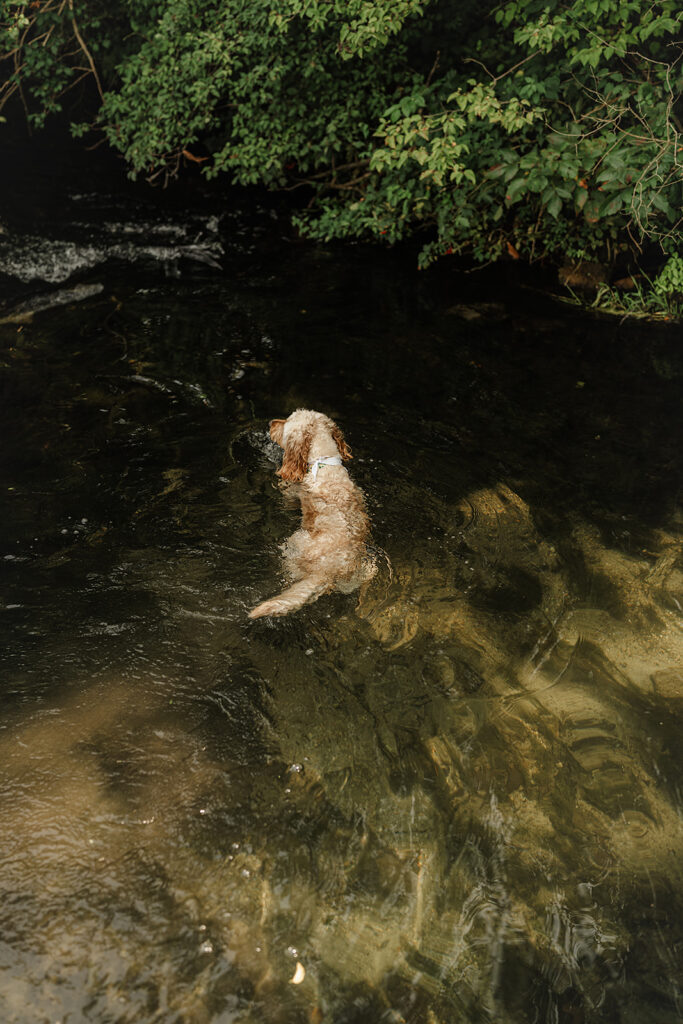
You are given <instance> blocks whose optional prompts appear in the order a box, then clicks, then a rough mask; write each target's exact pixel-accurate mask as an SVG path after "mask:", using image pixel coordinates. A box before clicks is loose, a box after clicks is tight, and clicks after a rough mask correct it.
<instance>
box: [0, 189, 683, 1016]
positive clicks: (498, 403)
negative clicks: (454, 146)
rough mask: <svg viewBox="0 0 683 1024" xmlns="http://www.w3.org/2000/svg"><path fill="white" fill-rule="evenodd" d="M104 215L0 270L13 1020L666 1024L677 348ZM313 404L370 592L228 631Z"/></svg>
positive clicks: (112, 208)
mask: <svg viewBox="0 0 683 1024" xmlns="http://www.w3.org/2000/svg"><path fill="white" fill-rule="evenodd" d="M117 203H118V200H115V199H112V198H107V197H106V196H102V195H93V194H91V195H88V194H77V195H73V196H71V198H70V199H69V200H68V202H67V203H66V209H65V212H63V213H62V220H61V223H60V225H59V226H58V227H56V226H55V224H54V223H53V225H52V229H51V230H50V231H45V230H41V228H40V226H39V225H36V224H31V223H28V222H27V221H26V218H24V220H23V221H21V220H20V218H19V215H18V214H17V219H15V221H13V222H12V220H11V211H9V213H8V217H9V229H8V232H7V234H6V235H5V236H3V238H2V245H0V263H1V264H2V268H3V270H4V272H5V276H4V277H2V281H3V282H4V287H5V299H6V301H5V306H4V309H3V311H2V312H0V317H4V318H5V322H4V323H3V324H1V325H0V360H1V367H2V385H1V394H2V408H1V413H0V414H1V416H2V420H3V424H2V436H3V444H2V454H1V461H2V490H1V499H0V500H1V503H2V524H3V529H2V550H1V552H0V558H1V559H2V568H3V573H2V577H3V584H2V591H1V597H2V602H1V606H0V607H1V610H0V650H1V651H2V662H3V667H2V677H1V680H0V687H1V689H0V703H1V708H2V711H1V717H0V821H1V822H2V826H1V831H0V890H1V892H2V898H1V899H0V1019H1V1020H2V1021H3V1022H4V1024H14V1022H17V1024H24V1022H27V1024H28V1022H31V1024H33V1022H40V1024H43V1022H51V1024H56V1022H60V1024H77V1022H80V1021H92V1022H107V1024H109V1022H111V1024H124V1022H130V1024H148V1022H149V1024H152V1022H154V1024H157V1022H158V1024H167V1022H169V1024H170V1022H178V1024H209V1022H211V1024H232V1022H236V1024H271V1022H272V1024H323V1022H324V1024H327V1022H329V1024H399V1022H409V1024H461V1022H462V1024H475V1022H495V1024H508V1022H509V1024H526V1022H529V1024H532V1022H533V1024H541V1022H544V1024H545V1022H547V1024H590V1022H610V1024H611V1022H614V1024H673V1022H676V1021H681V1020H683V1001H682V1000H683V997H682V996H681V990H680V986H681V983H682V981H683V977H682V974H683V971H682V970H681V965H682V963H683V948H682V943H683V928H682V926H681V920H682V918H683V889H682V885H681V882H682V874H683V857H682V856H681V854H682V852H683V851H682V845H683V844H682V835H683V833H682V828H681V811H682V793H681V779H682V773H681V761H682V756H681V740H680V735H681V733H680V726H681V711H682V708H683V703H682V697H683V633H682V628H681V627H682V621H683V619H682V614H681V610H682V605H683V561H682V557H681V532H682V522H681V514H680V511H678V510H677V505H676V499H677V496H678V492H679V489H680V480H681V411H680V406H681V402H680V399H681V377H682V374H683V358H682V356H681V351H680V345H679V343H678V342H679V337H678V334H677V333H676V331H675V330H673V329H671V328H669V329H666V328H653V327H651V326H650V327H647V326H641V327H631V326H628V325H623V324H622V325H620V324H618V323H616V322H612V321H606V320H602V321H600V320H596V319H591V318H589V317H586V316H583V315H576V314H573V313H568V312H566V311H565V310H564V309H563V308H562V307H560V306H559V305H557V306H553V305H550V304H548V303H546V302H545V301H544V300H541V299H539V298H538V297H537V296H535V295H533V294H532V293H522V292H517V293H512V292H510V293H508V292H505V291H499V292H492V291H491V286H490V283H487V281H489V279H484V278H477V277H476V275H475V276H473V277H467V276H463V277H457V276H455V275H451V274H450V273H449V271H448V268H446V269H443V270H440V271H437V272H435V273H428V274H418V273H417V272H416V271H415V269H414V264H413V261H412V260H411V259H409V258H407V257H405V255H400V254H392V253H378V252H373V251H371V250H366V249H364V248H361V247H357V248H350V249H347V250H341V249H329V248H328V249H326V248H320V247H312V246H308V245H300V244H295V243H294V242H291V241H288V240H287V239H286V238H284V237H283V233H284V234H286V228H283V224H282V222H281V221H280V220H279V219H278V217H277V216H276V215H275V214H273V213H272V212H271V211H269V210H268V209H267V208H256V207H254V208H252V210H251V211H250V213H249V214H248V215H246V214H238V213H235V212H229V210H228V212H225V210H226V208H222V209H221V208H218V207H216V208H214V209H211V210H209V211H208V213H207V212H206V210H204V211H203V212H201V213H198V212H197V211H196V210H195V211H194V212H187V211H185V212H183V211H179V210H178V209H177V208H174V209H172V210H164V208H163V204H162V203H161V201H160V200H159V201H157V203H156V205H155V207H154V209H153V210H152V211H150V210H149V209H145V208H142V207H140V206H135V205H134V204H132V201H131V200H130V199H128V200H126V203H125V204H124V205H123V206H121V205H120V204H119V205H118V206H117ZM75 285H78V286H79V291H77V292H74V293H64V291H63V289H65V288H73V287H75ZM60 289H61V294H60V298H59V303H58V304H56V300H55V292H56V291H57V290H60ZM36 299H38V301H36ZM27 302H29V303H31V302H32V304H33V307H34V312H33V313H32V314H31V310H30V308H28V307H27V306H26V305H24V306H23V307H21V303H27ZM41 307H42V308H41ZM22 309H23V312H22ZM299 406H304V407H309V408H315V409H319V410H321V411H324V412H326V413H328V414H329V415H331V416H332V417H333V418H334V419H335V420H337V421H338V422H339V424H340V425H341V426H342V429H343V430H344V432H345V435H346V438H347V440H348V442H349V444H350V445H351V447H352V448H353V451H354V460H353V462H352V463H350V464H349V465H350V471H351V473H352V475H353V477H354V479H355V481H356V482H357V483H358V484H359V485H360V486H361V487H362V488H363V490H364V492H365V494H366V497H367V502H368V507H369V510H370V514H371V517H372V522H373V537H374V543H375V545H376V547H377V549H378V551H381V552H383V554H382V555H381V557H380V563H381V568H380V571H379V573H378V575H377V576H376V577H375V580H374V581H373V583H372V585H371V586H370V587H369V589H368V590H367V591H366V592H364V593H363V594H362V596H360V597H359V595H358V594H355V595H354V594H352V595H336V596H328V597H323V598H321V599H320V600H319V601H318V602H317V603H316V604H315V605H312V606H310V607H308V608H305V609H303V610H301V611H300V612H298V613H297V614H295V615H292V616H291V617H289V618H286V619H282V620H267V619H265V620H260V621H250V620H249V619H248V617H247V613H248V610H249V608H250V607H252V606H253V605H254V604H256V603H257V602H258V601H259V600H262V599H263V598H265V597H267V596H270V595H272V594H273V593H275V592H276V591H277V590H278V587H279V585H280V583H281V565H280V558H279V551H278V545H279V544H280V543H281V542H282V541H283V540H284V539H285V538H286V537H287V536H288V535H289V534H290V533H292V532H293V530H294V529H295V528H296V523H297V512H296V509H292V508H290V507H288V506H287V505H286V504H285V503H284V502H283V496H282V494H281V492H280V490H279V489H278V487H277V486H276V477H275V475H274V474H275V470H276V468H277V466H278V462H277V455H276V452H275V451H274V447H273V446H272V445H271V443H270V442H269V441H268V437H267V423H268V420H269V419H270V418H272V417H282V416H286V415H287V414H288V413H289V412H291V411H292V410H293V409H295V408H297V407H299Z"/></svg>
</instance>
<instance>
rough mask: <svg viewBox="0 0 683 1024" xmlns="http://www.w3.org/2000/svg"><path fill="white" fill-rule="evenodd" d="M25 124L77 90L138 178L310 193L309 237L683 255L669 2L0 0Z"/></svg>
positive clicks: (304, 215) (486, 251)
mask: <svg viewBox="0 0 683 1024" xmlns="http://www.w3.org/2000/svg"><path fill="white" fill-rule="evenodd" d="M0 10H1V11H2V15H3V26H4V28H3V35H4V47H3V50H4V52H5V53H6V59H5V64H4V66H5V69H6V72H7V74H6V76H5V77H6V81H5V84H4V86H3V87H2V92H1V93H0V97H1V98H2V100H3V101H6V100H7V99H9V98H10V97H11V96H12V95H15V96H17V97H19V96H20V97H21V99H22V100H23V103H24V106H25V108H26V112H27V114H28V116H29V118H30V119H31V120H33V121H34V122H36V123H41V122H42V121H43V120H44V118H45V116H46V115H47V114H48V113H50V112H51V111H55V110H58V109H59V108H60V105H61V103H62V102H63V95H64V93H65V92H66V91H67V90H68V89H69V88H70V87H72V86H73V85H74V84H75V83H77V82H78V81H79V80H80V79H81V78H82V77H83V76H84V75H88V76H90V77H91V78H92V79H93V80H95V82H96V86H97V89H98V90H99V93H100V95H101V103H100V106H99V110H98V112H97V114H96V116H95V121H94V125H93V124H80V125H76V126H75V127H74V130H75V131H76V132H77V133H83V132H86V131H88V130H90V129H91V128H92V127H93V126H94V127H95V128H97V129H99V130H100V131H102V132H104V133H105V135H106V137H107V138H108V139H109V141H110V143H111V144H112V145H113V146H115V147H116V148H117V149H119V150H120V151H121V152H122V153H123V155H124V156H125V158H126V160H127V162H128V164H129V166H130V170H131V173H132V174H140V173H142V174H145V175H147V176H149V177H155V176H158V175H166V174H173V173H176V172H177V170H178V169H179V167H180V166H181V164H182V162H183V161H184V160H192V159H198V160H202V161H203V168H204V171H205V173H206V174H207V175H208V176H210V177H212V176H215V175H218V174H227V175H229V176H230V177H231V179H232V180H234V181H235V182H238V183H243V184H263V185H266V186H267V187H269V188H275V189H293V190H296V189H300V190H302V193H301V194H302V195H304V196H306V198H307V200H309V199H310V201H309V202H308V205H307V206H306V207H305V208H304V209H302V211H301V212H300V214H299V216H298V223H299V224H300V226H301V228H302V229H303V230H304V231H306V232H307V233H309V234H310V235H313V236H316V237H320V238H325V239H331V238H340V237H342V238H343V237H377V238H381V239H385V240H387V241H389V242H393V241H396V240H398V239H401V238H403V237H406V236H407V235H409V234H412V233H415V232H416V231H420V232H422V233H423V236H424V240H425V244H424V247H423V250H422V256H421V261H422V263H423V264H426V263H428V262H429V261H431V260H433V259H434V258H436V257H438V256H441V255H443V254H446V253H451V252H467V253H469V254H471V255H472V256H473V257H474V258H475V259H476V260H478V261H486V260H495V259H497V258H498V257H499V256H500V255H501V254H504V253H507V254H510V255H512V256H518V255H519V256H522V257H524V258H525V259H528V260H534V259H539V258H542V257H545V256H547V255H549V254H550V255H552V254H554V253H562V254H563V255H569V256H570V257H571V256H575V257H584V256H585V257H589V256H593V255H601V256H602V258H603V259H604V258H606V257H607V258H610V257H612V256H613V255H614V253H615V252H617V251H618V250H620V249H624V248H628V247H630V248H631V249H633V250H635V251H638V250H640V249H641V248H642V247H643V246H644V245H645V244H647V243H652V242H656V243H657V244H658V245H659V246H660V247H661V250H662V252H663V253H674V254H675V253H681V252H683V244H682V232H681V224H682V218H681V208H682V206H683V124H682V119H683V103H682V101H681V89H682V86H683V71H682V61H681V55H682V53H683V49H682V45H681V37H682V33H683V11H682V10H681V8H680V5H679V4H678V3H677V2H675V0H657V2H653V3H650V4H648V5H643V4H642V3H640V2H637V0H573V2H567V3H564V4H559V5H549V4H547V3H545V4H544V3H543V2H542V0H509V2H506V3H502V4H490V5H488V6H484V7H482V5H481V3H480V2H479V0H165V2H154V0H113V2H112V3H108V4H106V5H105V4H104V0H102V2H100V0H32V2H31V3H20V2H17V0H0Z"/></svg>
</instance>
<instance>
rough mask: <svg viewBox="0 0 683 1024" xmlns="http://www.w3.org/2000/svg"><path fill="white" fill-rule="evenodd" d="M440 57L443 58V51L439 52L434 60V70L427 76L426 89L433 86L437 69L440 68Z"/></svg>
mask: <svg viewBox="0 0 683 1024" xmlns="http://www.w3.org/2000/svg"><path fill="white" fill-rule="evenodd" d="M440 56H441V50H437V51H436V57H435V58H434V63H433V64H432V70H431V71H430V72H429V74H428V75H427V81H426V82H425V88H426V89H428V88H429V86H430V85H431V84H432V78H433V77H434V75H435V74H436V69H437V68H438V66H439V58H440Z"/></svg>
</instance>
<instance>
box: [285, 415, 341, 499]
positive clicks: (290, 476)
mask: <svg viewBox="0 0 683 1024" xmlns="http://www.w3.org/2000/svg"><path fill="white" fill-rule="evenodd" d="M270 436H271V438H272V440H273V441H275V443H276V444H279V445H280V447H281V448H283V449H284V456H283V459H282V466H281V467H280V469H279V470H278V471H277V473H278V476H280V477H282V479H283V480H290V481H292V482H293V483H299V482H300V481H301V480H303V478H304V477H305V475H306V473H307V472H308V466H309V461H310V456H311V446H312V445H313V443H314V441H315V447H316V449H317V448H320V451H321V454H324V455H331V454H332V452H331V451H323V448H324V447H325V441H326V440H329V441H330V442H332V443H333V444H334V445H335V446H336V448H337V451H338V452H339V454H340V456H341V457H342V459H343V460H344V461H345V462H346V461H348V459H350V458H352V457H353V456H352V455H351V449H350V448H349V446H348V445H347V443H346V441H345V440H344V435H343V434H342V432H341V430H340V429H339V427H338V426H337V424H336V423H334V422H333V421H332V420H331V419H330V418H329V417H328V416H325V415H323V413H321V412H313V411H312V410H310V409H297V410H296V412H293V413H292V415H291V416H289V417H288V418H287V419H286V420H271V421H270ZM328 447H331V445H328ZM316 454H317V452H316Z"/></svg>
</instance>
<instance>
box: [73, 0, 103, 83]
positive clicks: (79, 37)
mask: <svg viewBox="0 0 683 1024" xmlns="http://www.w3.org/2000/svg"><path fill="white" fill-rule="evenodd" d="M69 10H70V11H71V24H72V25H73V30H74V35H75V36H76V39H77V40H78V42H79V45H80V47H81V49H82V50H83V53H84V54H85V56H86V57H87V59H88V63H89V65H90V70H91V71H92V73H93V77H94V78H95V84H96V86H97V91H98V92H99V94H100V99H101V100H104V93H103V91H102V84H101V82H100V76H99V75H98V74H97V68H96V67H95V61H94V60H93V59H92V54H91V52H90V50H89V49H88V47H87V46H86V45H85V40H84V39H83V36H82V35H81V33H80V32H79V31H78V25H77V24H76V15H75V14H74V0H69Z"/></svg>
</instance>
